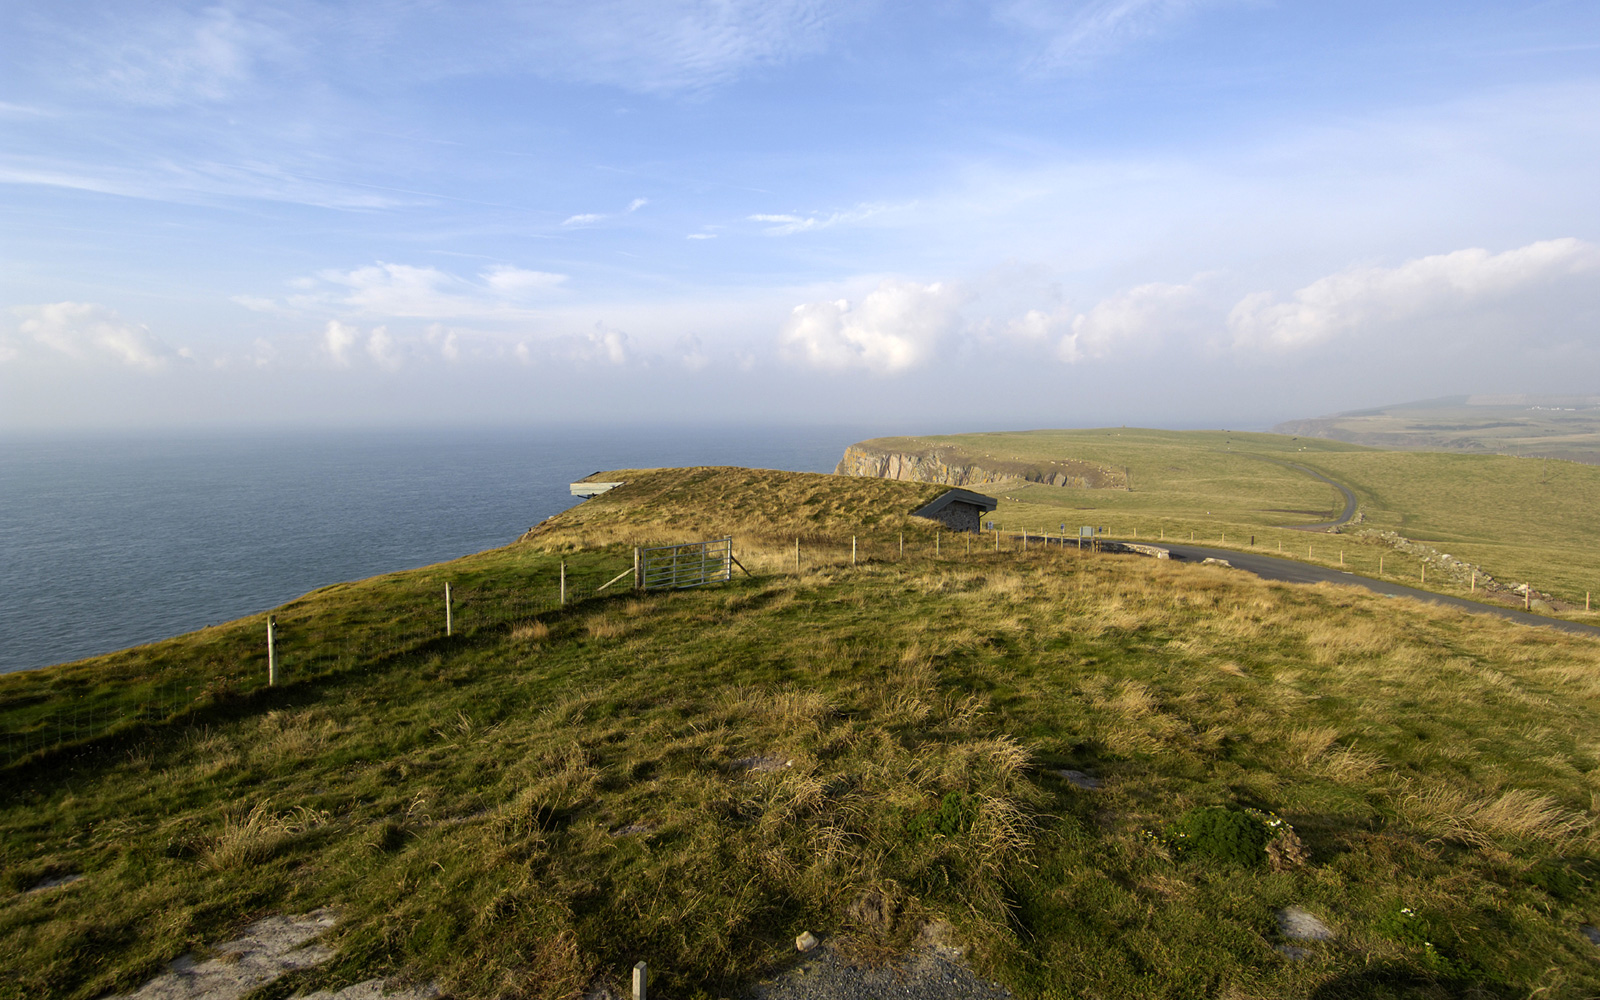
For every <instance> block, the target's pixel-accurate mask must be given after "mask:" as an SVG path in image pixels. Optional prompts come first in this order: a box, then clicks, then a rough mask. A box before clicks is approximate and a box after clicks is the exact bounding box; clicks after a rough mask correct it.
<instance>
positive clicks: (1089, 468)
mask: <svg viewBox="0 0 1600 1000" xmlns="http://www.w3.org/2000/svg"><path fill="white" fill-rule="evenodd" d="M834 472H836V473H837V474H839V475H841V476H871V477H874V478H877V479H900V480H907V481H910V482H918V483H943V484H945V485H947V486H979V485H982V484H984V483H998V482H1001V481H1002V480H1007V479H1023V480H1026V481H1028V482H1030V483H1047V484H1049V485H1051V486H1077V487H1080V488H1085V489H1117V490H1122V489H1127V488H1128V477H1127V475H1126V474H1125V473H1124V472H1123V470H1121V469H1116V468H1112V467H1111V466H1109V465H1100V464H1099V463H1096V462H1079V461H1076V460H1073V459H1063V460H1058V461H1051V462H1018V461H1012V460H1009V459H999V458H994V457H993V456H988V455H984V456H975V455H970V454H967V453H965V452H962V451H960V450H958V449H955V448H929V449H926V450H921V451H892V450H884V449H880V448H874V447H871V446H869V445H863V444H853V445H851V446H850V447H848V448H846V449H845V450H844V457H843V458H841V459H840V460H839V465H838V467H837V468H835V469H834Z"/></svg>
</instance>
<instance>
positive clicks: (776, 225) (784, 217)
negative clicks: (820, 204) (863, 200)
mask: <svg viewBox="0 0 1600 1000" xmlns="http://www.w3.org/2000/svg"><path fill="white" fill-rule="evenodd" d="M888 209H889V206H887V205H857V206H856V207H855V208H853V209H850V210H849V211H846V212H833V213H831V214H829V215H823V216H818V215H790V214H760V215H750V216H746V218H747V219H748V220H749V221H751V222H765V223H769V225H768V227H767V228H766V229H764V230H762V232H764V233H766V234H767V235H768V236H791V235H793V234H795V233H804V232H809V231H810V230H813V229H827V228H829V227H830V226H837V225H842V224H846V223H851V222H860V221H862V220H863V219H869V218H871V217H872V216H874V215H878V214H880V213H882V212H886V211H888Z"/></svg>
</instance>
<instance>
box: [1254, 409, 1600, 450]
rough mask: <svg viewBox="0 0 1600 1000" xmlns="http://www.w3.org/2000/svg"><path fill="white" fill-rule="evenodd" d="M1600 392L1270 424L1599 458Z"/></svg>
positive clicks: (1387, 439) (1400, 442)
mask: <svg viewBox="0 0 1600 1000" xmlns="http://www.w3.org/2000/svg"><path fill="white" fill-rule="evenodd" d="M1597 404H1600V397H1595V396H1587V397H1584V396H1569V397H1564V398H1563V397H1559V396H1545V397H1539V396H1526V397H1520V398H1518V397H1498V398H1497V397H1460V396H1458V397H1455V398H1452V399H1439V400H1430V401H1425V402H1420V403H1405V404H1402V405H1400V406H1387V407H1382V408H1380V409H1376V410H1362V411H1360V412H1357V413H1346V414H1342V415H1339V416H1333V417H1318V418H1316V419H1312V420H1296V421H1290V422H1289V423H1287V424H1283V425H1280V426H1279V427H1278V428H1277V430H1280V431H1283V432H1284V433H1288V434H1299V435H1301V436H1305V435H1312V434H1314V435H1316V436H1318V437H1329V438H1333V439H1336V440H1339V441H1351V442H1354V443H1356V444H1365V445H1372V446H1373V447H1377V448H1401V449H1412V450H1418V451H1457V452H1460V451H1465V452H1483V453H1496V454H1501V455H1521V456H1527V457H1538V456H1548V457H1550V458H1553V459H1567V460H1571V461H1579V462H1587V463H1590V464H1595V463H1600V405H1597Z"/></svg>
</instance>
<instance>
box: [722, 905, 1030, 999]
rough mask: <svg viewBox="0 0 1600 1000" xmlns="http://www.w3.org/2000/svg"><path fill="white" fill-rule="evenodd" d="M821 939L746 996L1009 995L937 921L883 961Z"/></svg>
mask: <svg viewBox="0 0 1600 1000" xmlns="http://www.w3.org/2000/svg"><path fill="white" fill-rule="evenodd" d="M833 944H834V943H833V942H832V941H831V940H830V941H824V942H823V943H822V945H821V946H820V947H818V948H816V949H815V950H813V951H811V952H810V953H808V954H807V956H806V958H805V959H804V960H803V961H802V962H801V963H800V964H798V965H796V966H795V967H794V968H792V969H790V970H789V971H788V972H785V973H784V974H783V975H781V976H777V977H775V978H773V979H769V980H767V981H765V982H761V983H757V984H756V985H755V986H754V987H752V988H751V990H750V991H749V992H748V993H747V994H746V1000H1009V998H1010V997H1011V993H1010V991H1008V990H1006V989H1005V988H1004V987H1002V986H1001V985H1000V984H999V983H994V982H990V981H988V980H986V979H981V978H979V977H978V976H977V975H976V974H975V973H974V972H973V971H972V970H971V969H969V968H967V966H966V963H965V962H963V961H962V955H963V954H964V953H965V951H966V949H965V948H963V947H961V946H960V945H958V944H956V943H955V941H954V938H953V936H952V934H951V930H950V925H949V924H946V923H944V922H942V921H938V922H935V923H933V924H929V925H928V926H927V927H925V928H923V932H922V934H921V935H920V936H919V937H918V940H917V944H918V947H917V950H916V951H914V952H912V953H911V954H910V955H907V956H906V957H905V958H901V959H898V960H896V961H893V962H889V963H886V964H884V965H863V964H857V963H855V962H852V961H851V960H850V959H847V958H844V957H843V956H841V955H840V954H839V950H838V949H837V948H835V947H834V946H833Z"/></svg>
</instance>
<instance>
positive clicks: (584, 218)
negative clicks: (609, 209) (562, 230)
mask: <svg viewBox="0 0 1600 1000" xmlns="http://www.w3.org/2000/svg"><path fill="white" fill-rule="evenodd" d="M603 218H605V216H603V215H596V214H595V213H593V212H586V213H584V214H583V215H569V216H567V217H566V219H564V220H562V223H561V224H562V225H563V226H587V225H589V224H590V223H593V222H599V221H600V220H601V219H603Z"/></svg>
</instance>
